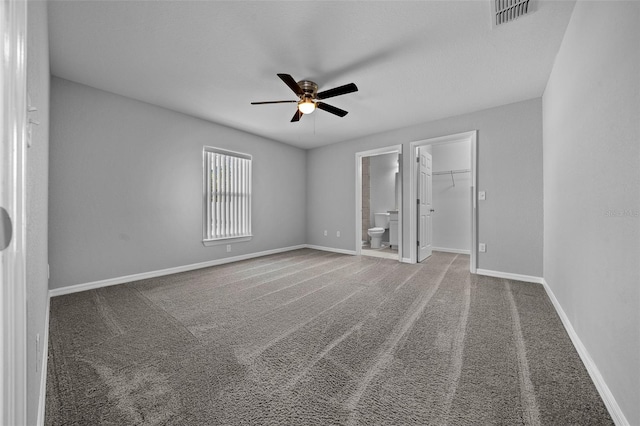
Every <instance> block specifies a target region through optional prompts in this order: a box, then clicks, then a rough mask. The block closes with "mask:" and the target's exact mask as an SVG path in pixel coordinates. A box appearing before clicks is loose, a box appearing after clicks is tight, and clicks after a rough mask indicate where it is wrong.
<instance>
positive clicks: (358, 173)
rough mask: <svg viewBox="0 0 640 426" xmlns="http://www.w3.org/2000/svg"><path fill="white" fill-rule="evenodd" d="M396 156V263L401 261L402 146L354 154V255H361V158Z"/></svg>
mask: <svg viewBox="0 0 640 426" xmlns="http://www.w3.org/2000/svg"><path fill="white" fill-rule="evenodd" d="M384 154H398V156H399V157H400V158H399V159H400V161H398V172H399V173H400V175H399V176H400V194H399V195H400V200H399V202H398V261H400V262H401V261H402V194H403V192H404V191H403V189H402V180H403V179H402V175H403V171H402V163H403V161H402V144H399V145H392V146H386V147H383V148H377V149H371V150H368V151H361V152H356V255H361V254H362V157H374V156H376V155H384Z"/></svg>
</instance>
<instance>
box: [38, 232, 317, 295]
mask: <svg viewBox="0 0 640 426" xmlns="http://www.w3.org/2000/svg"><path fill="white" fill-rule="evenodd" d="M306 247H309V246H307V245H306V244H300V245H297V246H290V247H283V248H277V249H273V250H265V251H261V252H257V253H249V254H241V255H239V256H233V257H225V258H224V259H216V260H210V261H207V262H201V263H193V264H191V265H184V266H176V267H173V268H167V269H161V270H158V271H150V272H142V273H139V274H133V275H126V276H124V277H116V278H109V279H106V280H100V281H93V282H89V283H84V284H75V285H70V286H67V287H61V288H54V289H52V290H49V296H50V297H55V296H62V295H64V294H71V293H77V292H79V291H86V290H93V289H96V288H101V287H108V286H111V285H116V284H124V283H129V282H132V281H139V280H145V279H148V278H155V277H161V276H164V275H171V274H177V273H179V272H187V271H193V270H195V269H201V268H208V267H210V266H216V265H223V264H225V263H231V262H238V261H240V260H247V259H252V258H254V257H261V256H268V255H270V254H277V253H283V252H286V251H291V250H298V249H302V248H306ZM313 248H315V247H313Z"/></svg>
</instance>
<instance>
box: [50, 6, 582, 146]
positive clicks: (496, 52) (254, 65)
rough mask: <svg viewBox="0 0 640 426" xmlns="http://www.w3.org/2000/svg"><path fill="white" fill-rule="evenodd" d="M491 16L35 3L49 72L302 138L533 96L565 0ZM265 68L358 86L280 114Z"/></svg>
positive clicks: (458, 9)
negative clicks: (497, 20)
mask: <svg viewBox="0 0 640 426" xmlns="http://www.w3.org/2000/svg"><path fill="white" fill-rule="evenodd" d="M535 5H536V10H535V12H534V13H533V14H531V15H529V16H525V17H523V18H520V19H518V20H516V21H514V22H512V23H509V24H506V25H504V26H501V27H498V28H496V29H492V28H491V21H490V10H491V6H490V2H489V1H484V0H477V1H410V2H404V1H366V2H365V1H343V2H327V1H295V2H284V1H276V2H272V1H258V2H248V1H229V2H223V1H178V0H175V1H151V0H145V1H93V0H91V1H89V0H83V1H78V0H76V1H61V0H54V1H52V2H50V3H49V14H50V22H49V32H50V49H51V72H52V74H53V75H55V76H57V77H61V78H65V79H68V80H72V81H75V82H78V83H82V84H86V85H89V86H93V87H96V88H99V89H102V90H106V91H109V92H113V93H117V94H120V95H124V96H128V97H131V98H134V99H138V100H141V101H144V102H148V103H151V104H155V105H159V106H163V107H166V108H169V109H172V110H175V111H180V112H183V113H185V114H189V115H192V116H195V117H200V118H203V119H205V120H209V121H213V122H216V123H220V124H224V125H227V126H230V127H233V128H236V129H241V130H244V131H247V132H250V133H254V134H258V135H261V136H265V137H268V138H271V139H275V140H278V141H281V142H285V143H288V144H291V145H294V146H298V147H302V148H312V147H317V146H322V145H326V144H330V143H335V142H340V141H345V140H349V139H354V138H357V137H362V136H365V135H368V134H373V133H378V132H383V131H387V130H391V129H396V128H401V127H406V126H410V125H414V124H418V123H424V122H427V121H431V120H435V119H439V118H444V117H450V116H454V115H458V114H463V113H466V112H472V111H477V110H480V109H484V108H490V107H493V106H498V105H504V104H508V103H511V102H517V101H521V100H525V99H531V98H535V97H539V96H541V95H542V93H543V90H544V88H545V85H546V82H547V79H548V77H549V73H550V71H551V67H552V65H553V61H554V58H555V56H556V53H557V51H558V48H559V46H560V42H561V40H562V37H563V35H564V32H565V29H566V26H567V23H568V21H569V18H570V16H571V12H572V10H573V6H574V1H542V0H536V3H535ZM276 73H288V74H291V75H292V76H293V77H294V78H295V79H296V80H303V79H309V80H313V81H315V82H316V83H318V85H319V86H320V90H326V89H330V88H333V87H336V86H340V85H343V84H347V83H351V82H354V83H356V84H357V86H358V88H359V91H358V92H357V93H351V94H347V95H343V96H340V97H335V98H332V99H329V100H327V101H326V102H327V103H329V104H331V105H334V106H336V107H339V108H342V109H345V110H347V111H349V114H348V115H347V116H346V117H344V118H339V117H336V116H334V115H331V114H329V113H326V112H325V111H316V112H315V113H313V114H312V115H309V116H305V117H303V118H302V119H301V121H300V122H298V123H290V122H289V120H290V119H291V117H292V116H293V114H294V112H295V108H296V107H295V104H281V105H260V106H256V105H250V102H252V101H268V100H284V99H296V97H295V95H294V94H293V93H292V92H291V91H290V89H289V88H288V87H287V86H286V85H285V84H284V83H283V82H282V81H281V80H280V79H279V78H278V77H277V76H276Z"/></svg>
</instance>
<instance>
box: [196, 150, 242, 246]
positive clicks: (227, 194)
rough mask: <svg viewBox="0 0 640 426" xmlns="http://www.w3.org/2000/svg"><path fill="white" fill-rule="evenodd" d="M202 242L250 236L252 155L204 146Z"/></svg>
mask: <svg viewBox="0 0 640 426" xmlns="http://www.w3.org/2000/svg"><path fill="white" fill-rule="evenodd" d="M203 157H204V227H203V228H204V229H203V234H204V235H203V244H204V245H206V246H208V245H215V244H225V243H230V242H237V241H248V240H250V239H251V156H250V155H247V154H240V153H238V152H233V151H226V150H223V149H218V148H212V147H208V146H205V147H204V149H203Z"/></svg>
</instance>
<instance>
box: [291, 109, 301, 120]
mask: <svg viewBox="0 0 640 426" xmlns="http://www.w3.org/2000/svg"><path fill="white" fill-rule="evenodd" d="M302 115H303V114H302V113H301V112H300V110H299V109H297V110H296V113H295V114H294V115H293V118H292V119H291V122H292V123H293V122H296V121H300V119H301V118H302Z"/></svg>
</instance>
